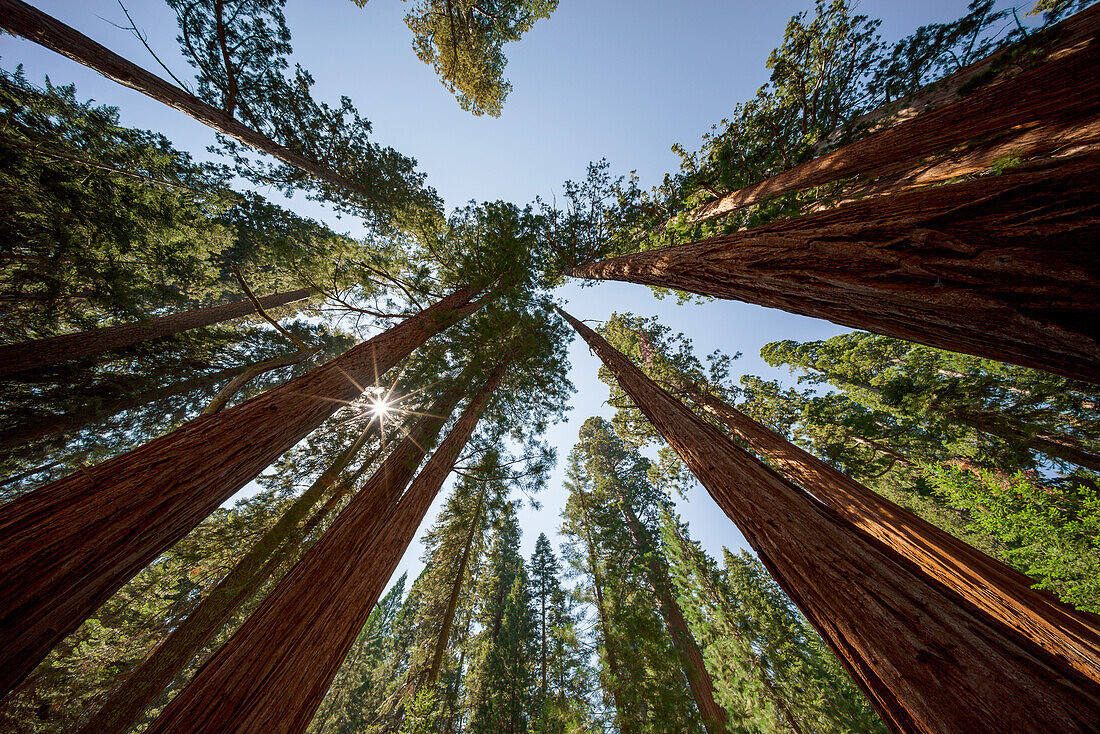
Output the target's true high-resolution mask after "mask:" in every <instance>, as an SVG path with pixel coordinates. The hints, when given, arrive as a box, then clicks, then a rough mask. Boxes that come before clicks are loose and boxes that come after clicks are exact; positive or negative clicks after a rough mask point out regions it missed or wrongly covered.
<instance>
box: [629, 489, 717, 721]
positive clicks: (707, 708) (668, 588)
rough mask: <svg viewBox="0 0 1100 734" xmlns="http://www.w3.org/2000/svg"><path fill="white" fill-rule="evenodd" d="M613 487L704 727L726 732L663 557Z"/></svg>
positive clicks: (712, 683) (709, 680) (707, 674)
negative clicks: (674, 593)
mask: <svg viewBox="0 0 1100 734" xmlns="http://www.w3.org/2000/svg"><path fill="white" fill-rule="evenodd" d="M612 491H613V492H614V493H615V495H616V499H617V500H618V502H619V508H620V509H621V510H622V512H623V517H624V518H625V519H626V528H627V531H628V532H629V533H630V539H631V540H632V541H633V542H634V547H635V548H636V549H637V550H638V552H639V553H640V554H642V556H643V557H644V558H645V561H644V562H645V568H646V576H647V577H648V578H649V585H650V586H651V587H652V588H653V593H654V596H656V598H657V610H658V611H659V612H660V613H661V617H663V618H664V620H665V624H666V625H667V626H668V634H669V637H671V638H672V645H673V647H675V648H676V651H677V652H679V653H680V657H681V666H682V667H683V670H684V677H686V678H687V681H688V686H689V687H690V688H691V696H692V698H693V699H695V705H696V706H697V707H698V709H699V715H700V717H701V718H702V719H703V726H704V727H706V730H707V733H708V734H718V732H725V731H726V730H727V727H726V710H725V709H724V708H722V707H721V706H719V705H718V703H717V702H716V701H715V700H714V681H712V680H711V677H710V673H708V672H707V668H706V665H704V664H703V651H702V650H700V649H699V643H698V642H696V640H695V635H693V634H692V633H691V628H689V627H688V624H687V622H686V621H685V620H684V613H683V612H682V611H681V610H680V604H679V602H677V601H676V598H675V597H674V596H673V593H672V580H671V579H670V578H669V576H668V566H667V565H665V563H664V559H663V557H659V556H658V555H657V549H656V546H655V545H654V543H653V542H652V539H651V538H650V537H649V533H648V532H647V531H646V529H645V528H644V527H642V523H641V521H639V520H638V516H637V515H636V514H634V508H633V507H632V506H631V504H630V500H629V499H628V497H627V496H626V494H625V492H623V490H622V488H621V487H620V486H619V485H618V484H617V483H613V490H612Z"/></svg>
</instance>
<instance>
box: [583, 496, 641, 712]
mask: <svg viewBox="0 0 1100 734" xmlns="http://www.w3.org/2000/svg"><path fill="white" fill-rule="evenodd" d="M575 491H576V492H577V496H578V497H579V498H580V503H581V515H582V517H581V521H582V523H583V525H584V544H585V550H586V552H587V554H588V569H589V572H590V573H591V574H592V590H593V592H594V594H593V595H594V596H595V597H596V614H597V616H598V617H599V619H600V629H601V631H602V632H603V643H604V648H605V650H606V652H607V669H608V672H609V673H610V674H611V685H609V686H608V687H607V692H608V694H609V696H610V698H611V707H612V708H613V709H615V723H616V724H617V725H618V727H619V731H620V732H621V733H622V734H634V732H635V731H637V729H638V727H637V726H636V725H635V723H634V721H633V719H632V717H630V716H629V715H628V714H627V712H625V711H623V709H622V708H620V706H619V701H618V693H617V691H616V690H615V689H616V687H617V686H618V684H619V681H621V680H622V673H621V672H620V671H621V670H622V666H621V665H620V663H619V652H618V649H617V647H618V645H617V643H616V641H615V637H614V635H615V628H614V627H613V626H612V625H611V618H610V616H609V615H608V613H607V603H606V602H605V601H604V598H603V588H604V582H603V574H602V573H601V572H600V557H599V555H598V554H597V553H596V541H595V539H594V538H593V537H592V527H591V525H590V520H589V518H588V503H587V501H586V495H585V492H584V490H582V489H581V488H580V487H579V486H578V487H577V488H576V490H575Z"/></svg>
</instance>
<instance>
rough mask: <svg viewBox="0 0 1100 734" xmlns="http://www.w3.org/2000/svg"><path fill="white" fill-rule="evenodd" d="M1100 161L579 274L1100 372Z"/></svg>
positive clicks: (892, 201)
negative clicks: (1099, 188) (1099, 191)
mask: <svg viewBox="0 0 1100 734" xmlns="http://www.w3.org/2000/svg"><path fill="white" fill-rule="evenodd" d="M1095 158H1096V157H1095V155H1092V154H1090V155H1087V156H1081V157H1074V158H1072V159H1066V160H1058V161H1053V162H1049V163H1046V164H1042V165H1035V166H1025V167H1020V168H1018V169H1011V170H1009V171H1008V172H1005V173H1004V174H1002V175H1000V176H994V177H987V178H982V179H978V180H974V181H967V182H964V183H957V184H951V185H945V186H938V187H931V188H925V189H919V190H916V191H909V192H904V193H901V194H897V195H896V196H890V197H880V198H876V199H873V200H870V201H865V202H856V203H853V204H849V205H846V206H842V207H838V208H837V209H834V210H830V211H827V212H823V213H820V214H815V215H812V216H808V217H803V218H801V219H795V220H791V221H784V222H778V223H773V224H768V225H765V226H762V227H757V228H755V229H751V230H746V231H742V232H735V233H732V234H727V235H721V236H719V237H713V238H710V239H707V240H702V241H699V242H693V243H690V244H686V245H679V246H676V247H668V248H664V249H660V250H651V251H647V252H639V253H635V254H632V255H624V256H621V257H615V258H610V259H608V260H604V261H601V262H598V263H595V264H592V265H588V266H585V267H579V268H576V269H574V270H573V271H572V272H571V273H570V274H571V275H573V276H574V277H580V278H598V279H604V280H622V281H627V282H631V283H641V284H644V285H651V286H661V287H665V288H676V289H679V290H684V291H688V292H691V293H699V294H703V295H707V296H714V297H716V298H728V299H734V300H740V301H745V302H748V303H755V304H759V305H761V306H768V307H771V308H780V309H783V310H785V311H790V312H792V313H797V314H802V315H804V316H813V317H817V318H823V319H828V320H829V321H833V322H835V323H838V324H842V325H844V326H849V327H852V328H856V329H866V330H867V331H872V332H875V333H878V334H885V335H887V336H892V337H897V338H900V339H907V340H909V341H915V342H919V343H921V344H927V345H929V346H933V347H938V348H941V349H948V350H951V351H956V352H964V353H969V354H976V355H978V356H982V357H988V358H991V359H997V360H1002V361H1005V362H1012V363H1015V364H1020V365H1024V366H1026V367H1034V368H1037V369H1042V370H1047V371H1050V372H1054V373H1057V374H1061V375H1065V376H1067V377H1072V378H1076V379H1081V380H1090V381H1096V380H1097V379H1098V376H1100V356H1098V351H1097V350H1098V345H1097V339H1096V335H1097V329H1096V323H1097V322H1096V314H1097V313H1098V312H1100V249H1098V248H1097V247H1096V239H1097V236H1098V235H1100V226H1098V224H1100V218H1098V216H1097V215H1098V212H1100V200H1098V199H1097V197H1096V191H1095V188H1096V186H1095V181H1096V179H1097V175H1098V173H1100V167H1098V166H1097V162H1096V160H1095Z"/></svg>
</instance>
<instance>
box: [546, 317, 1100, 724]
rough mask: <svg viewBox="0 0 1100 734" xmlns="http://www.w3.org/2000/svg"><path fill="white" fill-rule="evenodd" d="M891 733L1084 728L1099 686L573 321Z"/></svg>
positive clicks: (1096, 715)
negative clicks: (767, 461)
mask: <svg viewBox="0 0 1100 734" xmlns="http://www.w3.org/2000/svg"><path fill="white" fill-rule="evenodd" d="M565 318H566V319H567V320H568V321H569V323H571V324H572V325H573V327H574V328H575V329H576V330H577V332H578V333H580V334H581V336H582V337H584V339H585V341H587V342H588V344H589V346H590V347H591V348H592V349H593V351H595V352H596V354H597V355H598V356H599V357H600V359H601V360H602V361H603V363H604V364H605V365H606V366H607V368H608V369H609V370H610V371H611V372H612V374H614V375H615V378H616V379H617V380H618V381H619V384H620V385H621V386H622V387H623V389H624V390H625V391H626V393H627V394H628V395H629V396H630V397H631V399H632V400H633V401H634V402H635V404H637V405H638V407H639V408H640V409H641V410H642V412H643V413H644V414H645V416H646V418H648V419H649V421H650V422H651V423H652V424H653V426H654V427H655V428H656V429H657V431H658V432H659V433H660V434H661V436H663V437H664V439H665V440H666V441H667V442H668V443H669V445H670V446H671V447H672V448H673V450H675V451H676V453H677V454H678V455H679V456H680V458H681V459H682V460H683V461H684V463H685V464H687V466H688V468H689V469H691V471H692V473H693V474H695V476H696V477H697V478H698V479H699V481H700V482H701V483H702V484H703V486H704V487H706V489H707V491H708V492H709V493H710V494H711V496H712V497H713V498H714V500H715V501H716V502H717V503H718V506H719V507H721V508H722V510H723V511H724V512H725V513H726V514H727V515H728V516H729V517H730V519H733V520H735V522H736V523H737V526H738V528H739V529H740V530H741V532H742V534H743V535H744V536H745V538H746V540H748V542H749V544H750V545H751V546H752V547H753V549H754V550H755V551H756V552H757V554H758V555H759V557H760V559H761V561H762V562H763V563H764V565H765V566H766V567H767V569H768V571H769V572H770V573H771V574H772V575H773V576H774V577H775V579H776V581H777V582H778V583H779V584H780V585H781V586H782V587H783V589H784V590H785V591H786V592H787V594H788V595H789V596H790V597H791V599H792V600H793V601H794V603H795V604H797V605H798V607H799V608H800V609H801V610H802V611H803V613H805V615H806V617H807V618H808V619H809V621H810V622H811V623H812V624H813V625H814V627H815V628H817V630H818V631H819V632H820V633H821V635H822V637H823V638H824V639H825V640H826V641H827V642H828V643H829V645H830V647H832V649H833V651H834V652H835V653H836V654H837V656H838V658H839V659H840V660H841V662H842V663H843V664H844V666H845V667H846V669H847V670H848V672H849V673H850V674H851V675H852V677H853V678H854V679H855V681H856V682H857V683H858V684H859V685H860V687H861V688H862V689H863V690H864V692H865V693H866V694H867V695H868V697H869V699H870V700H871V702H872V703H873V704H874V706H875V708H876V709H877V710H878V711H879V713H880V715H881V716H882V719H883V721H884V722H886V724H887V725H888V726H889V727H891V728H892V729H893V730H894V731H897V732H929V733H931V732H938V733H942V734H948V733H951V734H954V733H956V732H964V731H965V732H970V731H1091V730H1094V729H1095V728H1096V727H1097V726H1098V725H1100V710H1098V709H1097V707H1096V699H1097V696H1098V695H1100V686H1098V685H1097V684H1096V683H1095V682H1094V681H1091V680H1089V679H1088V678H1086V677H1085V676H1083V675H1081V674H1080V673H1079V672H1078V671H1077V670H1076V669H1075V668H1073V667H1072V666H1070V665H1069V664H1068V662H1066V661H1065V660H1062V659H1058V658H1055V657H1054V656H1052V655H1050V654H1049V653H1047V652H1046V651H1045V650H1043V649H1042V648H1041V647H1039V646H1037V645H1035V644H1033V643H1031V642H1030V641H1029V640H1026V639H1024V638H1022V637H1020V636H1018V635H1017V634H1016V633H1015V632H1013V631H1011V630H1009V629H1007V628H1005V627H1004V626H1003V625H1002V624H1001V623H1000V622H999V621H997V620H994V619H991V618H990V617H989V616H988V615H986V614H985V613H983V612H980V611H979V610H978V609H977V608H975V607H973V606H972V605H970V604H969V603H967V602H965V601H963V600H962V599H960V598H959V597H957V596H956V595H955V594H953V593H952V592H950V591H949V590H948V589H947V588H946V587H944V586H942V585H941V584H939V583H937V582H935V581H931V580H928V579H926V578H925V577H924V576H923V575H920V574H917V573H914V569H913V567H912V565H911V564H910V563H909V562H907V561H906V560H905V559H903V558H902V557H901V556H900V555H898V554H897V553H896V552H894V551H893V550H891V549H890V548H889V547H887V546H886V545H884V544H882V543H881V542H879V541H877V540H875V539H873V538H872V537H870V536H869V535H866V534H864V533H863V532H862V531H860V530H857V529H856V528H854V527H853V526H852V525H851V524H850V523H848V522H847V521H846V520H844V519H843V518H841V517H840V516H839V515H838V514H836V513H835V512H833V511H832V510H829V509H828V508H826V507H823V506H822V505H820V504H819V503H818V502H817V501H815V500H814V499H812V498H811V497H810V496H808V495H807V494H805V493H804V492H803V491H802V490H800V489H799V488H798V487H797V486H795V485H794V484H792V483H790V482H789V481H787V480H785V479H783V478H782V477H781V476H779V475H778V474H776V473H775V472H774V471H773V470H771V469H770V468H768V467H767V466H765V465H764V464H763V463H761V462H760V461H759V460H757V459H756V458H754V457H752V456H751V455H749V454H748V453H747V452H746V451H744V450H743V449H741V448H740V447H738V446H737V445H736V444H734V443H733V442H732V441H730V440H729V439H728V438H727V437H726V436H725V435H724V434H723V433H722V432H721V431H720V430H719V429H718V428H717V427H715V426H713V425H711V424H709V423H707V422H706V421H704V420H703V419H702V418H700V417H699V416H697V415H695V414H694V413H693V412H691V410H689V409H688V408H687V407H686V406H685V405H684V404H682V403H681V402H679V401H678V400H676V399H675V398H674V397H672V396H671V395H669V394H668V393H667V392H665V391H664V390H662V389H661V388H660V387H658V386H657V385H656V384H655V383H654V382H653V381H652V380H650V379H649V378H648V377H646V376H645V375H644V374H642V372H641V371H640V370H639V369H638V368H637V367H635V366H634V365H633V364H632V363H631V362H630V360H628V359H627V358H626V357H625V356H624V355H622V354H621V353H620V352H618V351H616V350H615V349H614V348H612V347H611V346H610V345H609V344H608V343H607V342H606V341H604V339H603V338H601V337H600V336H599V335H597V334H596V333H595V332H593V331H592V330H591V329H589V328H588V327H587V326H585V325H584V324H582V323H580V322H579V321H577V320H576V319H574V318H572V317H571V316H568V315H566V316H565Z"/></svg>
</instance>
